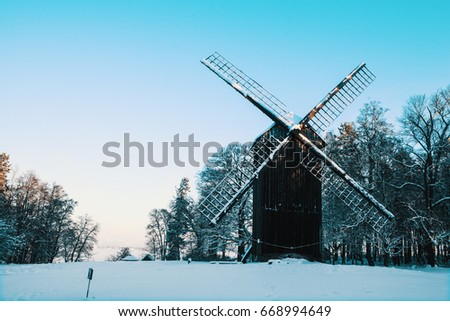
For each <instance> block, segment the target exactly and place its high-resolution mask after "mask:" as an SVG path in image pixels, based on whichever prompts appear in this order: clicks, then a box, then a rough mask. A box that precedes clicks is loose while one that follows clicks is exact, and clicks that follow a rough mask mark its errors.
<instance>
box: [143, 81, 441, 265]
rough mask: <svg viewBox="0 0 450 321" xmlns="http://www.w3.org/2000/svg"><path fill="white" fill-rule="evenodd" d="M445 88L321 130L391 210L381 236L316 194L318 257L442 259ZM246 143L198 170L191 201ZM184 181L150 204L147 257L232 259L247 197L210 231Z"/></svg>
mask: <svg viewBox="0 0 450 321" xmlns="http://www.w3.org/2000/svg"><path fill="white" fill-rule="evenodd" d="M449 100H450V87H448V88H446V89H441V90H438V91H436V92H435V93H434V94H432V95H430V96H426V95H418V96H413V97H411V98H409V99H408V100H407V102H406V103H405V105H404V107H403V113H402V115H401V117H400V118H399V120H398V123H397V124H396V125H397V127H395V126H394V124H392V123H389V122H388V121H387V120H386V112H387V111H388V109H387V108H384V107H383V106H382V104H381V103H380V102H377V101H370V102H369V103H366V104H365V105H364V106H363V107H362V108H361V109H360V113H359V116H358V117H357V119H356V121H354V122H347V123H343V124H341V125H340V126H339V129H338V130H337V132H335V133H332V132H330V133H327V134H326V137H325V140H326V144H327V146H326V147H325V152H326V153H327V154H329V155H330V156H331V158H332V159H334V160H335V161H336V162H337V163H338V164H339V165H341V166H342V167H343V168H344V169H345V170H346V171H347V172H348V173H349V174H350V175H351V176H352V177H353V178H355V179H356V180H358V181H359V182H360V183H361V184H362V185H363V186H364V187H365V188H366V189H367V190H368V191H369V192H370V193H371V194H372V195H373V196H375V198H377V199H378V200H379V201H380V202H381V203H383V204H384V205H385V206H386V207H387V208H388V209H390V210H391V211H392V212H393V213H394V214H395V221H394V222H393V223H391V224H390V225H389V226H387V228H385V229H384V230H383V232H382V233H375V232H374V231H373V230H372V229H371V228H370V227H369V226H367V225H366V224H365V223H364V222H359V224H355V220H354V217H352V216H351V214H350V211H349V210H348V208H346V207H345V205H343V204H342V203H340V201H339V200H338V199H336V197H335V196H333V195H330V194H323V195H322V199H323V208H322V212H323V223H322V243H323V260H324V261H326V262H330V263H341V264H369V265H376V264H378V265H385V266H388V265H392V264H420V265H424V264H429V265H431V266H434V265H435V264H436V263H439V264H443V265H446V264H448V258H449V245H450V214H449V213H450V102H449ZM246 148H247V146H246V145H241V144H239V143H232V144H229V145H228V146H227V147H225V148H224V149H223V150H221V151H219V152H218V153H216V154H215V155H213V156H212V158H211V159H210V162H211V163H213V164H214V166H208V167H204V168H203V169H202V170H201V171H200V172H199V174H198V179H197V186H196V188H197V190H198V194H199V201H201V200H202V198H204V197H206V196H207V195H208V194H209V192H210V191H211V190H212V189H213V188H214V187H215V186H216V185H217V184H219V183H220V181H221V180H222V178H223V177H224V176H225V175H226V174H227V173H228V172H229V171H230V170H231V169H232V168H233V167H235V166H240V165H242V164H243V163H244V162H245V161H247V160H246ZM189 192H190V185H189V180H188V179H186V178H183V179H182V181H181V183H180V185H179V186H178V187H177V188H176V195H175V196H174V198H173V200H172V201H171V203H170V206H169V208H168V209H153V210H151V212H150V214H149V219H150V221H149V224H148V226H147V237H148V247H149V251H150V253H152V255H153V256H154V257H155V258H157V259H162V260H169V259H174V260H178V259H180V258H182V257H190V258H192V259H198V260H211V259H224V258H227V257H230V256H236V255H237V257H238V258H239V257H240V256H241V255H242V254H243V252H244V248H245V245H246V244H248V243H249V242H250V241H251V225H252V221H251V220H252V195H251V193H247V195H244V196H243V197H242V198H241V200H240V202H238V203H237V205H236V206H234V208H233V210H232V213H229V214H228V215H227V216H225V218H224V219H223V220H222V221H221V222H220V224H218V225H217V226H215V227H211V226H210V225H209V224H208V222H207V220H206V219H205V218H204V217H202V216H201V215H199V214H198V213H197V212H196V203H195V202H194V201H193V199H192V198H191V197H190V196H189Z"/></svg>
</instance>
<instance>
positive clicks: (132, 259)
mask: <svg viewBox="0 0 450 321" xmlns="http://www.w3.org/2000/svg"><path fill="white" fill-rule="evenodd" d="M121 261H139V260H138V258H137V257H135V256H134V255H128V256H125V257H124V258H123V259H122V260H121Z"/></svg>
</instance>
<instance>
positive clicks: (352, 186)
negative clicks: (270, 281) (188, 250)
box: [199, 52, 394, 231]
mask: <svg viewBox="0 0 450 321" xmlns="http://www.w3.org/2000/svg"><path fill="white" fill-rule="evenodd" d="M202 63H203V64H204V65H205V66H206V67H208V68H209V69H210V70H211V71H213V72H214V73H215V74H216V75H217V76H219V77H220V78H221V79H222V80H224V81H225V82H226V83H228V84H229V85H230V86H232V87H233V88H234V89H235V90H236V91H237V92H239V93H240V94H241V95H242V96H244V97H245V98H246V99H248V100H249V101H250V102H251V103H252V104H253V105H255V106H256V107H257V108H258V109H260V110H261V111H262V112H263V113H264V114H266V115H267V116H269V117H270V118H271V119H272V120H273V121H275V122H276V123H278V124H279V125H281V126H282V127H284V128H286V129H287V131H288V132H289V134H290V135H291V136H292V137H295V138H296V139H297V140H298V141H299V142H300V143H301V144H303V145H305V146H307V148H308V153H307V154H306V157H303V159H302V165H303V166H304V167H305V168H306V169H307V170H308V171H309V172H311V173H312V174H313V175H314V176H315V177H316V178H318V179H320V180H321V181H323V182H324V183H325V184H326V185H327V184H328V186H333V187H337V186H338V187H339V191H336V193H337V194H336V195H337V196H338V197H339V198H340V199H341V200H343V201H344V203H345V204H346V205H348V206H349V207H351V208H352V210H353V211H354V212H355V213H356V214H358V215H360V216H361V218H362V219H367V220H368V221H369V224H370V225H371V226H372V227H373V228H374V229H375V230H377V231H379V230H381V228H382V227H383V226H384V225H385V224H386V222H387V220H393V218H394V215H393V214H392V213H391V212H390V211H389V210H387V209H386V208H385V207H384V206H383V205H382V204H381V203H380V202H378V201H377V200H376V199H375V198H374V197H373V196H372V195H370V194H369V193H368V192H367V191H366V190H365V189H364V188H363V187H362V186H361V185H360V184H359V183H357V182H356V181H355V180H354V179H353V178H351V177H350V176H349V175H348V174H347V173H346V172H345V171H344V170H343V169H342V168H341V167H339V165H337V164H336V163H335V162H334V161H333V160H332V159H330V158H329V157H328V156H327V155H326V154H325V153H324V152H323V151H322V150H321V149H320V148H319V147H317V146H316V145H315V144H314V143H313V142H312V141H311V140H310V139H308V138H307V137H306V136H305V135H304V134H303V133H302V131H304V130H305V128H306V129H309V130H312V131H313V132H315V133H317V132H323V131H324V130H325V129H326V127H328V125H329V124H330V123H331V122H332V121H334V120H335V119H336V118H337V117H338V116H339V115H340V113H341V112H342V110H343V109H344V107H345V106H347V105H348V104H350V103H351V102H353V100H354V99H355V98H356V97H357V96H358V95H359V94H360V93H362V91H363V90H364V89H365V88H366V87H367V86H368V85H369V84H370V83H371V82H372V81H373V80H374V79H375V76H374V75H373V74H372V73H371V72H370V71H369V70H368V69H367V67H366V65H365V64H364V63H363V64H361V65H359V66H358V67H356V68H355V69H354V70H353V71H352V72H351V73H350V74H349V75H348V76H347V77H345V78H344V79H343V80H342V81H341V82H340V83H339V84H338V85H337V86H336V87H335V88H334V89H333V90H332V91H331V92H330V93H329V94H328V95H327V96H325V98H324V99H322V101H321V102H320V103H319V104H317V105H316V106H315V107H314V108H313V109H312V110H311V111H310V112H309V113H308V115H306V116H305V117H304V118H303V119H302V120H301V121H300V122H299V121H298V120H296V119H295V117H293V116H290V115H293V113H288V112H287V111H286V109H285V108H286V106H285V105H284V104H283V103H282V102H281V101H280V100H279V99H277V98H276V97H275V96H273V95H272V94H271V93H269V92H268V91H267V90H265V89H264V88H263V87H262V86H261V85H260V84H258V83H257V82H256V81H254V80H253V79H252V78H250V77H249V76H247V75H246V74H245V73H244V72H242V71H241V70H240V69H238V68H237V67H235V66H234V65H233V64H232V63H231V62H229V61H228V60H226V59H225V58H224V57H222V56H221V55H220V54H218V53H217V52H216V53H214V54H212V55H210V56H209V57H207V58H206V59H204V60H202ZM262 137H264V136H262ZM288 139H289V135H288V136H287V137H285V138H284V139H283V136H280V137H278V142H279V145H278V146H276V145H274V146H276V147H274V148H272V149H270V153H269V154H268V155H264V157H263V158H261V159H264V160H263V161H262V162H261V163H260V164H257V166H256V167H255V168H252V170H251V171H250V172H249V173H248V174H246V175H244V177H246V180H245V181H244V183H243V184H242V186H239V189H237V190H234V189H232V191H233V193H234V194H233V193H228V194H229V195H228V196H227V197H225V196H224V197H223V200H221V197H222V196H220V197H219V196H217V195H222V194H223V195H226V194H227V192H225V191H224V192H222V191H221V189H223V190H227V188H225V187H224V186H226V187H228V185H229V184H230V183H229V182H230V181H231V182H235V181H236V180H235V179H234V177H235V175H236V173H238V174H242V173H241V171H242V169H239V168H236V169H235V170H234V171H232V172H230V173H229V175H227V177H225V178H224V180H223V181H222V182H221V183H220V184H219V185H218V186H217V187H216V188H215V189H214V190H213V191H212V192H211V193H210V194H209V195H208V196H207V197H206V198H205V199H204V200H203V201H202V202H201V203H200V205H199V210H200V211H201V212H203V213H205V212H206V214H205V215H206V216H207V217H208V218H209V219H210V221H211V222H212V223H214V224H215V223H216V222H217V221H218V220H219V219H220V218H221V217H222V216H223V215H224V214H225V213H226V212H227V211H228V210H229V209H230V208H231V207H232V206H233V204H234V203H235V202H236V200H237V199H238V198H239V197H240V196H242V195H243V193H245V191H247V190H248V188H250V185H251V183H252V182H253V180H254V179H255V178H256V177H257V175H258V173H259V172H260V171H261V170H262V169H263V168H264V166H266V165H267V164H268V162H269V161H270V160H271V159H273V158H274V157H275V155H276V154H277V152H278V151H279V150H280V149H281V148H282V147H283V146H284V145H285V144H286V143H287V142H288ZM257 142H258V140H257V141H256V142H255V144H254V146H253V147H254V148H255V150H258V152H259V151H262V150H264V147H263V146H262V145H261V147H256V146H259V145H258V144H257ZM256 159H258V158H256ZM322 163H323V164H325V166H326V167H327V168H328V169H329V170H330V171H331V172H332V173H333V174H329V173H331V172H330V171H328V172H325V173H326V174H327V176H323V164H322ZM333 176H336V178H335V177H333ZM324 178H325V179H324ZM352 206H353V207H352ZM208 211H209V212H208Z"/></svg>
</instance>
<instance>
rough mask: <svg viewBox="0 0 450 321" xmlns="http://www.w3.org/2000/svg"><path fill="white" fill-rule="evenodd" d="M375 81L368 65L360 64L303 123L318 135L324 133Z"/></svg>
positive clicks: (315, 107) (312, 110)
mask: <svg viewBox="0 0 450 321" xmlns="http://www.w3.org/2000/svg"><path fill="white" fill-rule="evenodd" d="M374 80H375V76H374V75H373V74H372V73H371V72H370V70H369V69H367V67H366V64H365V63H362V64H360V65H359V66H358V67H356V68H355V69H354V70H353V71H352V72H351V73H349V74H348V75H347V76H346V77H345V78H344V79H343V80H342V81H341V82H340V83H339V84H338V85H337V86H336V87H335V88H334V89H333V90H332V91H330V92H329V93H328V94H327V95H326V96H325V97H324V98H323V99H322V100H321V101H320V102H319V103H318V104H317V105H316V106H314V108H313V109H311V111H310V112H309V113H308V115H306V116H305V118H304V119H303V121H302V122H304V123H308V125H309V126H310V127H311V128H312V129H313V130H314V131H315V132H316V133H317V134H321V133H323V132H324V131H325V130H326V129H327V128H328V126H329V125H330V124H331V123H332V122H333V121H335V120H336V118H337V117H338V116H339V115H340V114H341V113H342V112H343V111H344V109H345V107H347V106H348V105H349V104H351V103H352V102H353V101H354V100H355V99H356V97H358V96H359V95H360V94H361V93H362V92H363V91H364V90H365V89H366V88H367V86H369V85H370V84H371V83H372V81H374Z"/></svg>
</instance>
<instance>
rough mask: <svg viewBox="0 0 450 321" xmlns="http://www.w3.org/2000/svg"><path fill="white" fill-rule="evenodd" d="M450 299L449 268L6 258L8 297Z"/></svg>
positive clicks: (0, 268)
mask: <svg viewBox="0 0 450 321" xmlns="http://www.w3.org/2000/svg"><path fill="white" fill-rule="evenodd" d="M89 267H92V268H93V269H94V278H93V280H92V282H91V288H90V296H89V300H449V299H450V294H449V292H450V291H449V288H450V285H449V272H450V270H449V269H445V268H439V267H436V268H431V267H427V268H417V269H413V268H410V269H404V268H384V267H368V266H343V265H328V264H321V263H311V262H308V261H305V260H292V259H291V260H272V261H271V264H268V263H251V264H209V263H208V262H201V263H200V262H194V261H193V262H191V263H190V264H188V263H187V262H183V261H176V262H160V261H139V262H82V263H59V264H40V265H0V299H1V300H85V294H86V288H87V281H88V280H87V271H88V268H89Z"/></svg>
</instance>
